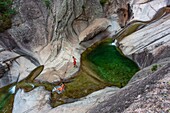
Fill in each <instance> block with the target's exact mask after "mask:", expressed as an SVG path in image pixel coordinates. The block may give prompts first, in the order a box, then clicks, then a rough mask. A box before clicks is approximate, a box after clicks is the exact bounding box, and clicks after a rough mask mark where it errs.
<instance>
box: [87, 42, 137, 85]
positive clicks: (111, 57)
mask: <svg viewBox="0 0 170 113" xmlns="http://www.w3.org/2000/svg"><path fill="white" fill-rule="evenodd" d="M87 58H88V60H89V61H91V62H92V63H93V64H92V65H91V68H92V69H93V70H95V71H96V72H97V73H98V75H99V76H100V77H101V78H102V79H104V80H106V81H108V82H111V83H113V84H114V85H115V86H118V87H122V86H125V85H126V84H127V83H128V81H129V80H130V78H131V77H132V76H133V75H134V74H135V73H136V72H137V71H138V70H139V68H138V66H137V65H136V64H135V63H134V62H133V61H131V60H130V59H128V58H126V57H125V56H123V55H122V54H121V53H120V52H119V51H118V50H117V48H116V47H115V46H112V45H111V43H109V40H108V41H105V42H104V43H101V44H99V45H98V46H97V47H96V48H94V49H93V50H92V51H91V52H90V53H89V54H88V56H87Z"/></svg>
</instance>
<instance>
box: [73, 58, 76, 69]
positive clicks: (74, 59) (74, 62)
mask: <svg viewBox="0 0 170 113" xmlns="http://www.w3.org/2000/svg"><path fill="white" fill-rule="evenodd" d="M73 65H74V67H77V62H76V58H75V57H74V56H73Z"/></svg>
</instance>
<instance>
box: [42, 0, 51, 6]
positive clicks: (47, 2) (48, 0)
mask: <svg viewBox="0 0 170 113" xmlns="http://www.w3.org/2000/svg"><path fill="white" fill-rule="evenodd" d="M43 2H44V4H45V5H46V7H47V8H50V4H51V2H50V0H43Z"/></svg>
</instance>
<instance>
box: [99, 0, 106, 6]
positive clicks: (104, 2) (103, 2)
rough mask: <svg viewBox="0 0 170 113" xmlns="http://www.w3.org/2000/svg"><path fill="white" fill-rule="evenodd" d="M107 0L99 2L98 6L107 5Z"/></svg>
mask: <svg viewBox="0 0 170 113" xmlns="http://www.w3.org/2000/svg"><path fill="white" fill-rule="evenodd" d="M107 1H108V0H100V4H101V5H102V6H104V5H105V4H106V3H107Z"/></svg>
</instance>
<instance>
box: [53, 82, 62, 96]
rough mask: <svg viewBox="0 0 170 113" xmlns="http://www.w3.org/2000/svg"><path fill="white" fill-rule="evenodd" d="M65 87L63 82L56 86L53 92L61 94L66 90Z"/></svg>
mask: <svg viewBox="0 0 170 113" xmlns="http://www.w3.org/2000/svg"><path fill="white" fill-rule="evenodd" d="M64 89H65V85H64V83H62V84H61V85H59V86H56V87H54V88H53V90H52V92H57V93H58V94H61V93H63V92H64Z"/></svg>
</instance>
